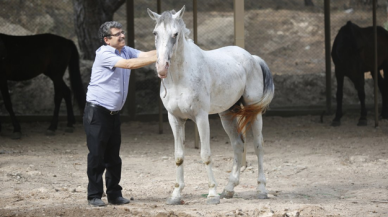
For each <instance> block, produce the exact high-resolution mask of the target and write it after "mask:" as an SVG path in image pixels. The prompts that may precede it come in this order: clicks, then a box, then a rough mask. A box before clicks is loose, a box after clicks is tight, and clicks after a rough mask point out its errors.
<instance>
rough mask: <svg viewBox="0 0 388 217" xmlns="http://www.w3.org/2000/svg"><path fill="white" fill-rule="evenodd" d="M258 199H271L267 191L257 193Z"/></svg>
mask: <svg viewBox="0 0 388 217" xmlns="http://www.w3.org/2000/svg"><path fill="white" fill-rule="evenodd" d="M257 199H269V198H268V195H267V194H266V193H260V194H258V195H257Z"/></svg>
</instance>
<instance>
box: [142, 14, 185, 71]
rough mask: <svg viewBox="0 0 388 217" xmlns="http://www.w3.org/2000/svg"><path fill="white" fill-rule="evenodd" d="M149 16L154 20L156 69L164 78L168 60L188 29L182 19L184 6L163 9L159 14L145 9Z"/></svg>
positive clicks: (168, 64)
mask: <svg viewBox="0 0 388 217" xmlns="http://www.w3.org/2000/svg"><path fill="white" fill-rule="evenodd" d="M147 11H148V14H149V15H150V17H151V18H152V19H153V20H155V21H156V26H155V29H154V31H153V33H154V35H155V47H156V50H157V56H158V60H157V61H156V70H157V72H158V76H159V77H160V78H166V77H167V73H168V68H169V67H170V60H171V58H172V56H173V54H174V51H175V49H176V47H177V46H178V45H177V44H178V42H179V40H180V39H183V38H184V37H186V36H187V35H188V34H189V33H190V31H189V30H188V29H187V28H186V25H185V24H184V22H183V20H182V16H183V13H184V12H185V6H183V8H182V9H181V10H180V11H178V12H175V11H174V10H172V11H165V12H163V13H162V14H161V15H159V14H157V13H155V12H152V11H151V10H150V9H147Z"/></svg>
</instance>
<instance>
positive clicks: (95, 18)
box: [73, 0, 125, 60]
mask: <svg viewBox="0 0 388 217" xmlns="http://www.w3.org/2000/svg"><path fill="white" fill-rule="evenodd" d="M124 3H125V0H73V6H74V24H75V33H76V34H77V37H78V45H79V47H80V49H81V52H82V57H83V59H87V60H94V58H95V52H96V50H97V48H98V47H100V46H101V45H102V43H101V42H100V39H99V36H98V29H99V28H100V26H101V24H103V23H105V22H106V21H112V20H113V14H114V12H115V11H116V10H117V9H119V8H120V6H121V5H123V4H124Z"/></svg>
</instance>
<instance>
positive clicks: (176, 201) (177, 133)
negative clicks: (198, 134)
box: [167, 113, 185, 205]
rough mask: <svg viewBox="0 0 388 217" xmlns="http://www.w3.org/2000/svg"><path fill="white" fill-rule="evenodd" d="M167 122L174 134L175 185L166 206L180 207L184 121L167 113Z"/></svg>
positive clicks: (183, 183) (182, 184)
mask: <svg viewBox="0 0 388 217" xmlns="http://www.w3.org/2000/svg"><path fill="white" fill-rule="evenodd" d="M168 121H169V122H170V126H171V129H172V132H173V134H174V143H175V164H176V183H175V186H174V191H173V192H172V195H171V198H168V199H167V204H170V205H180V204H182V200H181V193H182V190H183V188H184V187H185V182H184V176H183V161H184V140H185V128H184V127H185V120H182V119H179V118H177V117H175V116H174V115H172V114H170V113H168Z"/></svg>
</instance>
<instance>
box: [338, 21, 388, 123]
mask: <svg viewBox="0 0 388 217" xmlns="http://www.w3.org/2000/svg"><path fill="white" fill-rule="evenodd" d="M373 37H374V36H373V27H366V28H360V27H359V26H357V25H356V24H354V23H352V22H350V21H348V22H347V23H346V25H345V26H343V27H341V29H340V30H339V31H338V34H337V36H336V37H335V40H334V43H333V50H332V52H331V56H332V58H333V62H334V64H335V75H336V79H337V111H336V115H335V118H334V120H333V122H332V126H339V125H341V117H342V95H343V92H342V90H343V84H344V77H345V76H347V77H349V78H350V80H351V81H352V82H353V83H354V87H355V88H356V90H357V92H358V98H359V100H360V104H361V116H360V119H359V121H358V124H357V125H358V126H365V125H367V110H366V107H365V90H364V83H365V77H364V73H365V72H371V74H372V76H374V72H373V67H374V53H373ZM377 43H378V45H377V47H378V49H377V52H378V54H377V56H378V60H377V63H378V70H379V72H380V70H383V71H384V78H383V77H382V75H381V74H380V73H377V74H378V78H377V79H378V86H379V89H380V93H381V96H382V102H383V105H382V110H381V117H382V118H388V32H387V31H386V30H385V29H384V28H382V27H380V26H379V27H377ZM374 79H376V78H374Z"/></svg>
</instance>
